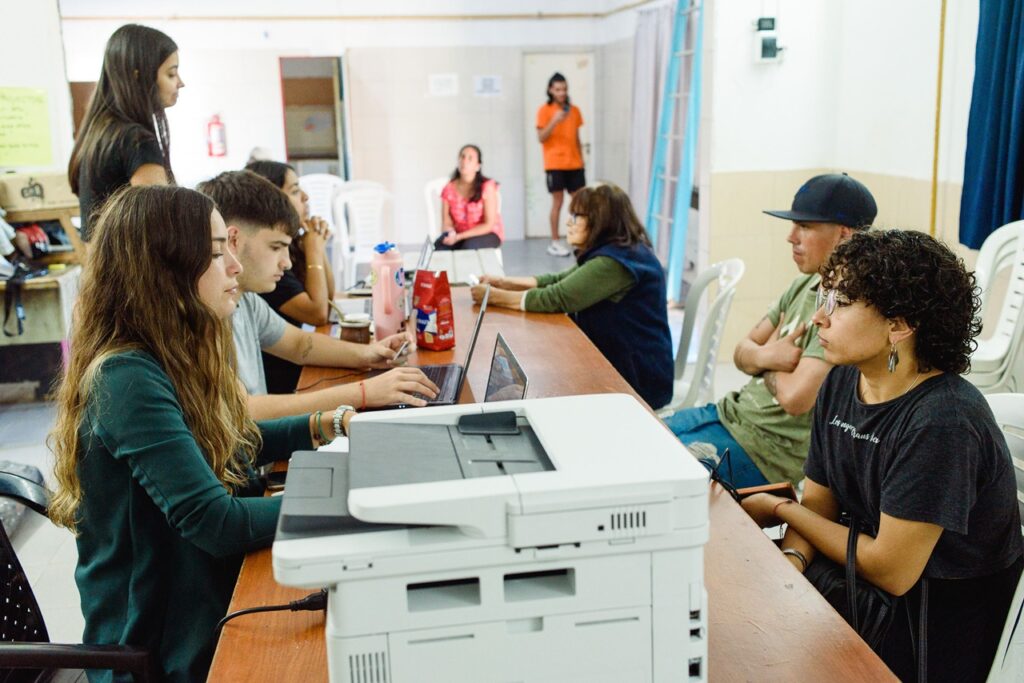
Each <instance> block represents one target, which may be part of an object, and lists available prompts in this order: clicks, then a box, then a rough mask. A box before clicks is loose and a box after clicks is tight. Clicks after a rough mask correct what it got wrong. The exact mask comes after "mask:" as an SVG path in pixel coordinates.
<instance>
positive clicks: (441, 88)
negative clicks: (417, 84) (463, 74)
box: [427, 74, 459, 97]
mask: <svg viewBox="0 0 1024 683" xmlns="http://www.w3.org/2000/svg"><path fill="white" fill-rule="evenodd" d="M427 92H428V93H429V94H430V96H431V97H454V96H455V95H458V94H459V75H458V74H430V75H429V76H427Z"/></svg>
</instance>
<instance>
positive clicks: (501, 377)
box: [484, 332, 530, 403]
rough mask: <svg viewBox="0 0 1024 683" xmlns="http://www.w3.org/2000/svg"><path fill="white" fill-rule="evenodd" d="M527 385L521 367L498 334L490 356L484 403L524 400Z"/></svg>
mask: <svg viewBox="0 0 1024 683" xmlns="http://www.w3.org/2000/svg"><path fill="white" fill-rule="evenodd" d="M529 383H530V380H529V378H528V377H527V376H526V373H525V372H524V371H523V366H522V365H520V364H519V360H518V359H517V358H516V356H515V354H514V353H512V349H510V348H509V346H508V343H507V342H506V341H505V338H504V337H502V336H501V333H500V332H499V333H498V338H497V339H495V340H494V355H492V356H491V372H490V374H489V375H487V391H485V392H484V403H489V402H491V401H517V400H519V399H522V398H526V387H527V386H528V385H529Z"/></svg>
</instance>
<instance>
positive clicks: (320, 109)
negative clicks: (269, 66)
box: [281, 57, 350, 179]
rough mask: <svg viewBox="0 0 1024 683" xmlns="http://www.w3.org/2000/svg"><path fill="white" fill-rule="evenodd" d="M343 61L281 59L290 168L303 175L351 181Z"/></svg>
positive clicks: (320, 58) (302, 58)
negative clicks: (334, 176) (328, 174)
mask: <svg viewBox="0 0 1024 683" xmlns="http://www.w3.org/2000/svg"><path fill="white" fill-rule="evenodd" d="M343 73H344V72H343V69H342V63H341V58H340V57H282V58H281V99H282V102H283V104H284V137H285V147H286V155H287V159H288V163H290V164H292V165H293V166H294V167H295V170H296V172H297V173H298V174H299V175H300V176H303V175H308V174H310V173H330V174H331V175H336V176H339V177H341V178H345V179H347V178H348V177H349V168H350V163H349V158H348V151H347V148H348V146H347V144H346V139H347V136H346V134H345V130H346V122H345V88H344V78H343Z"/></svg>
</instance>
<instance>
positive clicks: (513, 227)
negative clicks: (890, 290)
mask: <svg viewBox="0 0 1024 683" xmlns="http://www.w3.org/2000/svg"><path fill="white" fill-rule="evenodd" d="M659 1H668V0H659ZM623 4H625V3H622V2H615V1H614V0H600V1H597V2H595V1H593V0H546V1H544V2H539V1H535V0H530V1H522V2H516V3H509V2H505V3H475V2H469V1H468V0H447V1H436V0H435V1H434V2H411V1H407V0H395V1H394V2H389V3H386V4H384V3H377V2H369V1H363V0H350V1H347V2H345V3H344V4H343V5H341V7H342V10H343V12H342V13H343V14H344V15H345V16H346V17H347V18H344V19H341V18H337V17H338V16H339V3H335V2H327V1H319V0H314V1H311V2H304V3H302V4H301V6H296V7H294V8H293V7H289V8H288V13H289V17H290V18H289V20H286V21H285V20H275V19H273V18H269V17H277V16H280V15H281V8H280V6H279V5H278V4H277V3H270V2H254V3H249V4H247V5H246V6H245V9H244V16H241V17H237V18H236V19H234V20H226V19H225V17H227V16H232V15H238V14H239V12H238V11H237V9H238V5H237V4H231V3H226V2H223V1H220V2H218V1H216V0H213V1H211V2H203V3H200V2H196V1H195V0H185V1H184V2H177V3H168V2H152V3H146V5H145V6H139V5H138V4H137V3H129V2H112V1H108V2H104V3H102V9H97V6H96V3H95V2H89V1H88V0H63V2H62V4H61V6H62V9H63V12H64V14H65V18H64V27H65V43H66V46H67V63H68V71H69V77H70V79H71V80H83V81H91V80H95V78H96V74H98V73H99V70H100V65H101V64H102V52H103V47H104V44H105V42H106V39H107V37H108V36H109V35H110V34H111V33H112V32H113V31H114V30H115V29H116V28H117V27H118V26H120V25H121V24H123V23H125V22H126V21H139V22H141V23H145V24H147V25H150V26H153V27H155V28H158V29H160V30H162V31H164V32H165V33H167V34H168V35H169V36H171V37H172V38H173V39H174V40H175V42H176V43H177V44H178V46H179V48H180V58H181V74H182V78H183V79H184V81H185V84H186V88H185V90H184V91H182V94H181V97H180V98H179V100H178V104H177V105H176V106H175V107H174V108H173V109H170V110H168V120H169V122H170V126H171V140H172V143H171V163H172V166H173V168H174V172H175V175H176V176H177V178H178V182H179V183H181V184H183V185H193V184H195V183H196V182H198V181H200V180H202V179H204V178H208V177H210V176H212V175H214V174H215V173H218V172H220V171H221V170H226V169H234V168H240V167H241V166H242V165H243V164H244V162H245V160H246V159H247V158H248V154H249V151H250V150H251V148H252V147H253V146H257V145H258V146H262V147H267V148H268V149H270V151H271V152H272V153H273V154H274V155H275V156H276V157H277V158H284V153H285V145H284V124H283V119H282V102H281V92H280V82H279V67H278V59H279V57H284V56H287V57H301V56H320V57H326V56H342V55H345V54H346V53H347V54H348V55H350V56H351V57H352V60H351V62H352V65H354V68H352V69H350V72H349V73H350V74H351V75H352V77H353V80H354V81H355V82H354V83H353V84H351V87H352V90H353V93H354V94H353V95H352V97H351V98H350V105H351V106H353V107H355V108H356V112H354V113H356V114H362V113H365V112H366V111H367V108H368V107H370V108H372V107H374V106H381V105H382V103H383V101H382V100H381V97H380V96H379V94H378V95H372V96H371V99H369V100H364V101H359V97H360V93H362V94H363V96H367V94H369V93H373V92H374V91H375V90H379V88H380V86H382V85H383V86H384V88H385V90H386V92H387V97H386V98H385V99H386V100H387V101H388V103H389V104H388V106H392V105H393V106H394V107H395V108H396V109H388V110H387V111H383V110H382V111H381V116H380V117H379V121H378V123H381V122H383V121H385V120H390V119H392V118H395V117H397V118H398V119H400V121H399V123H398V126H397V127H391V128H389V130H388V131H387V134H386V135H384V132H383V131H380V130H377V131H376V132H373V131H371V133H370V134H371V136H372V137H371V139H372V140H378V141H380V143H381V145H382V146H383V148H384V152H383V157H381V156H376V157H375V156H374V152H373V150H372V146H370V147H367V145H366V140H365V139H364V138H362V137H361V136H362V135H364V134H365V132H366V131H365V130H363V131H360V130H355V129H353V130H352V136H353V140H352V141H351V142H352V149H353V152H354V153H353V166H354V168H355V171H356V173H357V174H359V173H360V172H361V170H362V169H370V168H375V169H377V171H380V172H381V174H382V177H389V178H391V179H393V181H394V184H393V185H392V184H390V183H389V190H390V191H391V193H392V201H391V206H390V207H389V211H388V213H387V216H388V218H387V221H386V223H387V224H386V234H387V235H388V236H389V237H390V238H392V239H397V240H400V241H415V240H416V239H418V235H419V234H420V231H421V229H422V226H421V225H419V221H421V220H422V213H423V211H424V209H423V199H422V184H423V182H424V181H425V180H426V179H427V178H428V177H430V178H432V177H435V176H437V175H443V174H444V173H445V172H448V171H450V168H449V166H451V165H452V163H453V160H454V155H455V153H456V151H457V150H458V146H459V145H460V144H462V143H463V142H466V141H469V140H471V139H475V140H476V141H478V142H479V143H480V144H481V145H482V146H484V153H485V168H486V172H488V173H489V174H493V175H494V176H495V177H496V178H498V179H499V180H501V181H502V183H503V193H502V194H503V196H502V199H503V208H504V213H505V214H506V217H507V225H508V228H509V234H510V236H513V237H515V236H520V235H521V234H522V211H523V206H524V199H523V188H522V182H523V175H524V174H523V170H522V164H523V160H522V155H523V144H524V143H523V141H522V131H521V125H520V124H519V119H518V118H516V119H514V120H513V119H512V118H511V117H512V116H516V117H518V116H519V115H520V114H519V112H520V111H521V108H522V107H521V97H522V93H521V92H520V90H521V88H522V86H521V83H520V82H519V72H520V70H521V56H519V55H521V52H522V51H523V50H529V49H533V50H536V49H565V48H569V47H581V46H583V47H589V46H599V45H602V44H605V43H609V42H614V43H616V44H617V45H618V46H619V47H618V49H611V50H609V51H607V52H605V53H603V54H605V56H606V59H604V60H603V62H600V64H603V66H604V68H603V69H602V66H600V64H599V66H598V72H597V73H596V77H597V81H598V82H597V83H596V87H597V90H598V92H597V99H598V101H600V102H601V104H600V105H599V108H600V109H601V112H600V114H595V116H596V117H599V120H598V119H595V125H597V126H598V127H602V126H603V128H602V130H604V131H606V132H608V135H609V137H608V139H607V140H600V139H599V140H598V141H597V144H598V145H599V146H600V149H598V150H597V151H598V154H597V158H598V159H605V158H607V159H609V161H608V162H603V163H602V168H601V169H600V175H601V176H602V177H606V178H609V179H612V180H616V181H617V182H622V183H625V182H626V181H627V178H626V176H625V175H624V173H627V172H628V170H626V169H627V168H628V167H626V166H625V160H626V159H627V157H626V155H625V145H626V143H627V140H628V137H627V136H628V133H627V131H626V125H622V126H621V127H619V126H618V125H617V123H618V122H619V121H620V120H622V121H623V122H624V124H628V113H627V115H626V118H625V119H622V115H623V114H622V112H623V111H626V112H628V102H626V100H627V99H628V93H630V92H631V86H630V82H629V80H628V79H629V78H631V72H630V71H629V69H628V68H626V69H623V68H622V65H618V64H615V63H611V62H610V61H609V60H610V59H617V58H623V57H626V56H628V57H629V58H630V60H631V56H632V55H631V51H630V50H625V49H623V45H624V44H625V41H627V40H628V41H629V42H630V44H631V36H632V33H633V31H634V30H635V12H633V11H624V12H618V13H615V14H611V15H609V16H607V17H603V16H596V14H595V13H600V12H607V11H609V10H611V9H614V8H617V7H620V6H622V5H623ZM460 12H461V13H463V14H471V15H474V16H483V15H488V14H502V15H508V14H515V15H520V16H523V17H525V16H526V15H530V14H532V15H534V16H533V17H531V18H514V19H508V18H505V19H486V18H479V19H474V20H464V19H458V18H450V19H449V18H438V17H445V16H449V15H453V14H458V13H460ZM140 13H141V14H144V15H145V16H139V15H140ZM537 13H542V14H544V15H547V16H551V14H552V13H556V14H557V13H570V14H572V15H574V16H572V17H563V18H557V17H555V18H535V17H536V14H537ZM261 14H266V15H268V19H266V20H263V19H260V18H259V15H261ZM423 14H430V15H431V16H432V17H433V18H416V17H415V16H413V15H423ZM175 15H176V16H180V17H189V18H181V19H177V20H169V19H168V18H167V17H169V16H175ZM356 15H378V18H376V19H358V18H353V17H354V16H356ZM107 17H115V18H113V19H110V18H107ZM332 17H333V18H332ZM381 17H390V18H381ZM363 50H367V51H368V52H363V53H362V54H366V55H372V59H374V60H379V61H380V62H381V63H380V64H376V65H375V64H372V63H369V62H367V61H366V60H363V61H362V62H360V60H359V55H360V54H361V51H363ZM389 50H391V51H393V53H394V54H395V55H398V54H402V55H404V56H403V57H402V58H401V59H406V58H407V57H408V56H409V52H410V50H411V51H415V50H422V51H423V52H422V54H423V55H424V59H429V60H433V61H432V62H431V63H434V62H436V63H437V64H441V62H445V61H446V62H447V63H450V64H454V65H455V67H453V68H454V69H455V70H457V71H459V72H460V73H461V72H465V73H463V76H464V77H463V78H462V84H461V85H462V88H463V90H464V91H466V90H468V89H469V88H471V87H472V80H471V79H472V76H473V75H474V74H480V75H482V74H487V73H501V74H503V75H504V76H505V82H504V89H505V93H506V94H505V96H503V97H502V98H495V99H494V100H492V101H480V102H475V101H474V100H479V99H481V98H472V97H469V98H468V99H466V100H465V102H468V103H470V104H471V106H470V107H469V108H468V109H467V110H466V112H467V115H466V116H463V115H462V114H463V112H462V111H460V110H459V109H457V108H456V109H453V110H452V111H449V112H446V113H445V114H444V116H442V117H441V118H443V122H444V125H445V127H444V128H438V126H437V125H436V124H438V121H437V120H436V119H438V118H439V116H441V115H440V114H439V113H438V112H437V111H434V110H435V109H438V107H440V108H441V109H443V108H444V107H445V106H448V105H450V104H451V103H450V102H448V103H443V102H433V103H430V104H431V105H437V106H436V107H433V106H431V107H428V108H427V109H429V112H433V113H429V116H428V115H425V116H423V117H420V116H418V114H420V113H426V112H421V111H420V110H419V109H418V108H417V107H418V103H422V102H424V100H423V99H422V98H421V97H420V96H421V95H422V93H423V91H424V89H425V83H424V82H422V81H423V80H424V79H422V78H418V79H417V81H416V82H415V83H410V82H408V79H406V78H405V77H404V75H403V73H402V72H401V70H396V69H395V68H392V67H389V66H388V62H389V61H391V62H396V63H397V62H400V61H401V59H397V58H396V59H395V60H389V52H388V51H389ZM467 51H468V52H467ZM445 55H447V56H445ZM466 55H472V57H467V58H466V59H464V60H463V61H461V62H460V61H459V59H460V56H462V57H466ZM497 55H502V56H501V58H500V59H498V58H497ZM509 55H516V56H514V57H510V56H509ZM496 59H497V61H495V60H496ZM439 60H440V61H439ZM499 62H500V64H499ZM412 63H413V64H415V66H417V67H418V68H419V67H422V66H423V64H417V63H416V62H415V61H414V62H412ZM485 66H486V67H487V68H484V67H485ZM438 68H440V67H438ZM446 68H447V67H446ZM488 69H489V70H488ZM495 69H497V71H495ZM420 70H421V71H422V69H420ZM602 71H603V72H604V73H607V74H608V81H609V85H608V87H607V89H605V88H604V84H603V82H602ZM375 72H382V73H386V75H384V76H381V75H380V74H378V75H377V76H368V75H367V74H373V73H375ZM375 77H383V78H386V79H387V80H388V83H385V84H373V83H370V82H369V81H368V80H367V79H368V78H371V79H372V78H375ZM408 88H412V89H413V90H412V91H410V92H415V94H416V97H414V98H412V100H411V102H412V104H413V105H414V106H413V107H411V108H409V109H407V110H402V109H401V107H402V103H405V104H407V105H408V104H409V103H410V100H409V98H406V99H405V100H403V99H402V98H401V96H400V95H398V94H396V93H400V92H402V90H403V89H408ZM392 95H395V97H396V99H395V101H394V102H392V101H391V96H392ZM624 95H625V96H626V97H623V96H624ZM617 98H620V99H617ZM460 101H461V100H460ZM438 111H440V110H438ZM217 113H219V114H220V115H221V119H222V121H223V122H224V123H225V125H226V127H227V141H228V156H227V157H226V158H224V159H211V158H209V157H208V156H207V150H206V140H205V135H206V123H207V121H208V120H209V118H210V117H211V116H212V115H213V114H217ZM353 118H354V119H355V118H359V119H362V120H363V121H365V119H366V116H364V115H360V116H354V117H353ZM588 118H590V117H588ZM513 124H514V125H513ZM362 125H364V127H365V123H364V124H362ZM371 127H372V126H371ZM378 128H380V126H378ZM438 131H442V132H440V133H439V132H438ZM381 135H384V137H380V136H381ZM449 138H451V139H449ZM604 145H608V148H607V151H608V156H607V157H606V156H605V152H606V150H605V147H604ZM416 147H422V148H424V149H426V148H429V150H430V151H429V153H426V154H423V153H418V154H417V155H416V156H417V158H416V159H415V160H410V159H409V150H411V149H413V148H416ZM442 148H443V149H442ZM425 157H426V158H429V159H431V160H435V163H434V164H433V165H429V166H430V167H429V168H428V167H427V166H428V164H427V163H426V162H425V161H424V158H425ZM620 157H621V159H622V160H623V164H624V167H623V170H622V171H619V170H617V169H614V168H612V167H611V166H610V165H609V164H610V163H613V162H612V161H611V160H614V159H616V158H620ZM383 163H386V164H389V165H390V168H389V169H388V171H387V172H386V173H384V172H383V171H382V170H381V169H380V168H379V167H380V165H381V164H383ZM364 177H365V176H364ZM370 177H373V176H372V175H371V176H370ZM594 177H596V176H594ZM391 217H393V218H394V223H392V222H391ZM414 217H415V221H416V222H415V223H414ZM410 238H411V239H410Z"/></svg>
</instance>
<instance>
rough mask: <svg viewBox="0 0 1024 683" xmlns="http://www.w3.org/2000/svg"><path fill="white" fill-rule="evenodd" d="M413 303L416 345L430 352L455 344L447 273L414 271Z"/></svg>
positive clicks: (445, 348) (441, 271) (450, 291)
mask: <svg viewBox="0 0 1024 683" xmlns="http://www.w3.org/2000/svg"><path fill="white" fill-rule="evenodd" d="M412 306H413V310H414V311H415V312H416V345H417V346H420V347H422V348H425V349H431V350H432V351H445V350H447V349H450V348H452V347H453V346H455V316H454V314H453V313H452V288H451V286H450V285H449V284H448V273H446V272H445V271H443V270H440V271H437V272H436V273H435V272H434V271H432V270H426V269H424V268H421V269H419V270H417V271H416V281H415V282H414V284H413V289H412Z"/></svg>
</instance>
